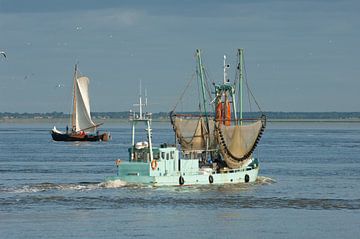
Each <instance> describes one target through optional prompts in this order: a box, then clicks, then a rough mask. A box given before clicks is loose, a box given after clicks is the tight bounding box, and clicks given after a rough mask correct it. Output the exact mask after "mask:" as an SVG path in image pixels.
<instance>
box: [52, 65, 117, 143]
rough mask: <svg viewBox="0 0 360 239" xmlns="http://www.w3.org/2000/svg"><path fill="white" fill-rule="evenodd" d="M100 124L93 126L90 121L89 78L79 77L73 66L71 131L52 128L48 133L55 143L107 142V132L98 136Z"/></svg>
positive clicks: (76, 69) (108, 135) (76, 68)
mask: <svg viewBox="0 0 360 239" xmlns="http://www.w3.org/2000/svg"><path fill="white" fill-rule="evenodd" d="M102 124H103V123H100V124H95V123H94V122H93V121H92V119H91V114H90V100H89V78H88V77H86V76H81V75H79V72H78V67H77V65H75V73H74V84H73V111H72V114H71V129H70V130H69V128H68V127H66V131H65V132H63V131H60V130H58V129H57V128H56V126H54V128H53V129H52V130H51V131H50V133H51V136H52V138H53V140H55V141H108V140H109V139H110V134H109V133H108V132H105V133H102V134H100V133H99V131H97V128H98V127H99V126H100V125H102ZM95 132H96V133H95Z"/></svg>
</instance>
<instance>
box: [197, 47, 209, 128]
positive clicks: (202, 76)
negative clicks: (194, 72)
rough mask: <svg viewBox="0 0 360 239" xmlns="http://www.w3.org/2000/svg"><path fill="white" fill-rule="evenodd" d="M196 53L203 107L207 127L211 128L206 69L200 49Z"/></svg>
mask: <svg viewBox="0 0 360 239" xmlns="http://www.w3.org/2000/svg"><path fill="white" fill-rule="evenodd" d="M196 53H197V54H196V56H197V60H198V67H199V74H200V82H201V92H202V99H203V108H204V113H205V119H206V127H207V129H208V130H209V120H208V115H207V109H206V96H205V83H204V69H203V65H202V61H201V53H200V49H197V50H196Z"/></svg>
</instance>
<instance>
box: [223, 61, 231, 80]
mask: <svg viewBox="0 0 360 239" xmlns="http://www.w3.org/2000/svg"><path fill="white" fill-rule="evenodd" d="M229 68H230V65H229V64H226V55H224V84H226V83H229V79H228V75H227V69H229Z"/></svg>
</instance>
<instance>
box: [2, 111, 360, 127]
mask: <svg viewBox="0 0 360 239" xmlns="http://www.w3.org/2000/svg"><path fill="white" fill-rule="evenodd" d="M178 113H181V114H197V115H198V114H199V113H194V112H178ZM261 114H265V115H266V117H267V121H268V122H286V123H289V122H292V123H293V122H302V123H304V122H355V123H356V122H360V112H272V111H269V112H244V113H243V117H244V118H252V119H254V118H258V117H259V116H260V115H261ZM92 118H93V120H94V122H104V123H107V122H109V123H112V122H114V123H119V122H128V118H129V112H128V111H123V112H92ZM152 118H153V121H154V122H169V121H170V120H169V112H157V113H153V114H152ZM69 121H70V115H69V114H64V113H63V112H51V113H9V112H3V113H1V112H0V123H53V124H56V125H58V124H59V123H61V124H64V125H66V124H68V122H69Z"/></svg>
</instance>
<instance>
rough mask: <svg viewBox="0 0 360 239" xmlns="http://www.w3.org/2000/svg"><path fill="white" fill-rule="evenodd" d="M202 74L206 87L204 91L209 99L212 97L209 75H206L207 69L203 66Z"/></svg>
mask: <svg viewBox="0 0 360 239" xmlns="http://www.w3.org/2000/svg"><path fill="white" fill-rule="evenodd" d="M204 76H205V88H206V92H207V94H208V97H209V99H211V98H212V95H211V90H210V86H209V82H210V80H209V75H208V71H207V69H206V68H205V67H204Z"/></svg>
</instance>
